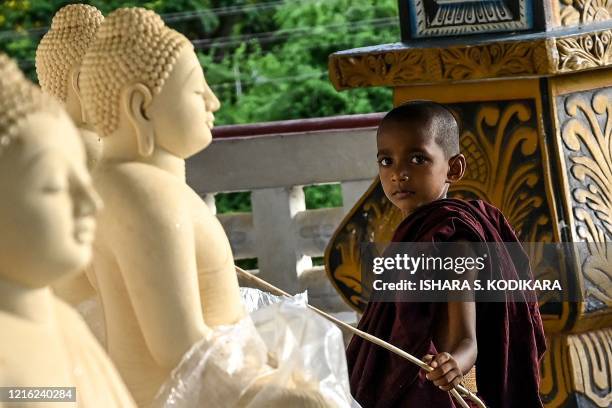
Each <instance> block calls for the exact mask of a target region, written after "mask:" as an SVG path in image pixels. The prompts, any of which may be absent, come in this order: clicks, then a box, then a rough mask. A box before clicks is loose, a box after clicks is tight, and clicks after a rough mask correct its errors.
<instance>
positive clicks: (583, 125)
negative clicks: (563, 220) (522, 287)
mask: <svg viewBox="0 0 612 408" xmlns="http://www.w3.org/2000/svg"><path fill="white" fill-rule="evenodd" d="M560 106H563V107H564V108H565V112H563V113H562V115H563V116H564V117H563V122H562V125H561V138H562V141H563V146H564V148H565V151H566V154H565V156H566V159H565V160H566V165H567V167H568V170H569V171H568V173H569V174H568V177H569V180H568V181H569V184H570V189H571V196H572V198H573V203H572V204H573V205H572V206H573V215H574V219H575V234H576V235H577V237H578V238H579V239H581V240H582V241H586V242H587V243H588V250H587V254H584V255H583V261H582V273H583V277H584V279H585V286H586V288H585V290H586V293H585V297H586V301H587V309H590V310H591V311H592V310H597V309H599V308H601V307H604V306H605V305H606V304H612V293H610V288H612V246H611V245H610V243H611V242H612V88H606V89H602V90H598V91H594V92H593V91H590V92H589V93H586V94H572V95H570V96H568V97H567V98H566V99H565V101H564V103H563V104H560Z"/></svg>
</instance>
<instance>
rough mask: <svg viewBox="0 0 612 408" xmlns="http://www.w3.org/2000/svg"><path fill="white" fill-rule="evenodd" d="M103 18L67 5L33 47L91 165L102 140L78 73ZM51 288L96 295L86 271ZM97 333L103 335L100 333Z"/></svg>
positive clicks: (79, 296) (79, 299)
mask: <svg viewBox="0 0 612 408" xmlns="http://www.w3.org/2000/svg"><path fill="white" fill-rule="evenodd" d="M103 20H104V17H103V16H102V13H100V11H98V9H96V8H95V7H93V6H89V5H85V4H70V5H67V6H65V7H63V8H61V9H60V10H59V11H58V12H57V13H56V14H55V16H54V17H53V20H52V23H51V27H50V29H49V31H47V33H46V34H45V35H44V36H43V38H42V40H41V41H40V44H39V45H38V48H37V49H36V73H37V75H38V80H39V82H40V86H41V88H42V90H43V92H45V93H47V94H50V95H53V96H54V97H55V98H56V99H58V100H59V101H60V102H61V103H63V105H64V108H65V110H66V112H67V113H68V115H69V116H70V118H71V119H72V121H73V122H74V123H75V125H76V126H77V128H78V129H79V132H80V135H81V139H82V141H83V143H84V145H85V151H86V153H87V162H88V167H89V168H90V169H91V168H93V167H94V166H95V164H96V163H97V161H98V159H99V156H100V154H101V151H102V144H101V141H100V138H99V137H98V135H97V134H96V133H95V132H94V131H93V129H92V128H91V127H90V126H89V125H87V123H86V119H85V113H84V111H83V107H82V104H81V97H80V90H79V76H80V70H81V62H82V61H83V57H84V56H85V52H86V51H87V48H88V47H89V44H90V43H91V41H92V40H93V39H94V37H95V35H96V32H97V31H98V27H99V26H100V24H101V23H102V21H103ZM53 289H54V291H55V293H56V294H57V295H58V296H60V297H61V298H62V299H64V300H65V301H67V302H68V303H70V304H71V305H73V306H75V307H76V306H78V305H80V304H81V303H83V302H86V301H89V302H91V301H92V299H94V296H95V290H94V289H93V287H92V285H91V283H90V282H89V280H88V279H87V276H86V275H85V273H82V274H79V275H77V276H75V277H74V278H72V279H67V280H62V281H60V282H58V283H56V284H55V285H54V287H53ZM94 301H95V300H94ZM100 320H101V319H100ZM88 323H90V326H91V327H92V328H93V327H94V326H96V324H95V323H92V322H88ZM98 335H99V336H100V337H103V336H102V333H99V334H98Z"/></svg>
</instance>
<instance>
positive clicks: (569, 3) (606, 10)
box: [559, 0, 612, 26]
mask: <svg viewBox="0 0 612 408" xmlns="http://www.w3.org/2000/svg"><path fill="white" fill-rule="evenodd" d="M561 2H562V3H563V4H564V5H565V6H564V7H563V8H562V9H561V12H560V15H559V18H560V20H561V24H562V25H564V26H573V25H578V24H588V23H592V22H597V21H605V20H609V19H610V18H611V17H612V0H561Z"/></svg>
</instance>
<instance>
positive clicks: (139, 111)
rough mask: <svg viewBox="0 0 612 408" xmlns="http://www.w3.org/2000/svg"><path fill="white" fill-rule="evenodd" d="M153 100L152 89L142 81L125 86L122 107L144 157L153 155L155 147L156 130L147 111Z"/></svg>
mask: <svg viewBox="0 0 612 408" xmlns="http://www.w3.org/2000/svg"><path fill="white" fill-rule="evenodd" d="M152 100H153V95H152V94H151V91H150V90H149V88H147V87H146V86H145V85H143V84H141V83H137V84H132V85H129V86H127V87H125V88H124V89H123V92H122V95H121V108H122V109H123V110H124V112H125V114H126V117H127V118H128V120H129V121H130V124H131V125H132V127H133V129H134V134H135V135H136V143H137V145H138V153H139V154H140V155H141V156H144V157H148V156H150V155H152V154H153V150H154V149H155V130H154V128H153V122H152V121H151V120H150V119H149V118H148V117H147V113H146V109H147V108H148V107H149V105H150V104H151V101H152Z"/></svg>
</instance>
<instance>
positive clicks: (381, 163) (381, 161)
mask: <svg viewBox="0 0 612 408" xmlns="http://www.w3.org/2000/svg"><path fill="white" fill-rule="evenodd" d="M378 165H379V166H382V167H387V166H390V165H391V159H390V158H388V157H381V158H380V159H378Z"/></svg>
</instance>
